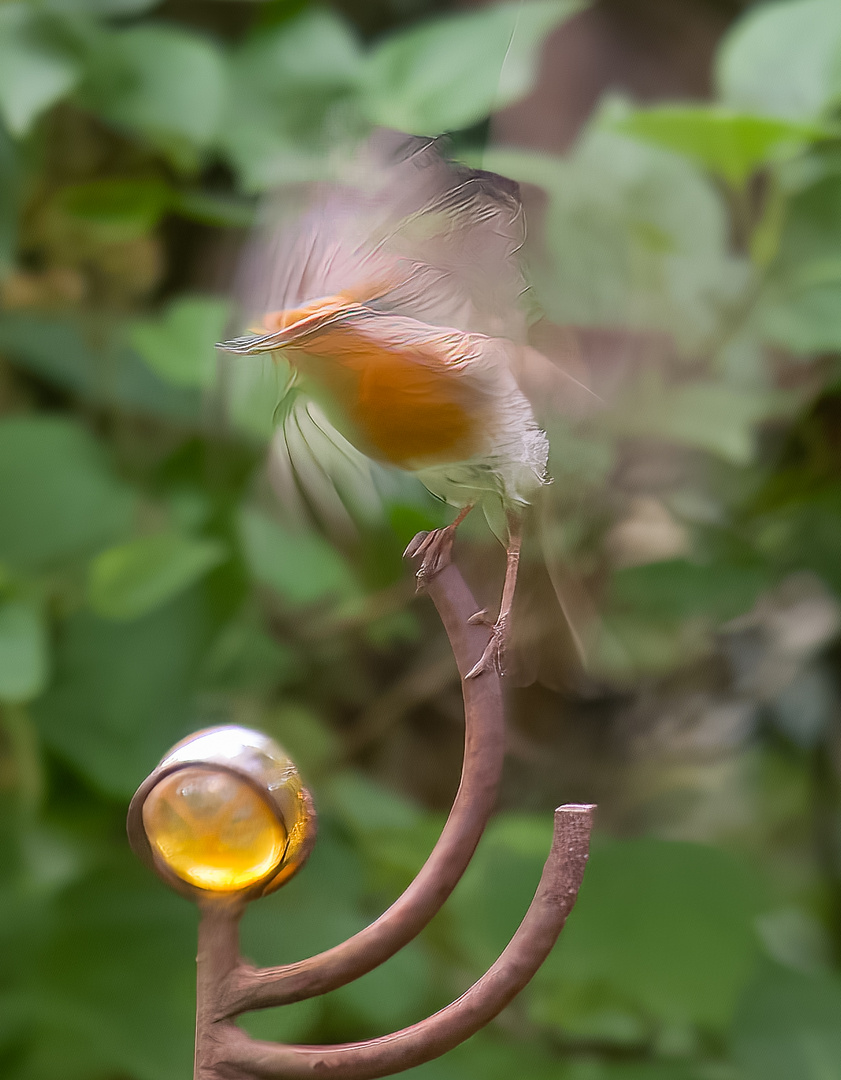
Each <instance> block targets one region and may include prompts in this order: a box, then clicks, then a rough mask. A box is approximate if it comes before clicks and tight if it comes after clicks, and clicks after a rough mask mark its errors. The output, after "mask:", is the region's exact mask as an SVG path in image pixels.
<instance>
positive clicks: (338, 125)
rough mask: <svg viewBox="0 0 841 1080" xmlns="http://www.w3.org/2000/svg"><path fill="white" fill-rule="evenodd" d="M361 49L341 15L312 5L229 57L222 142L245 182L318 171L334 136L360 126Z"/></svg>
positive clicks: (253, 184)
mask: <svg viewBox="0 0 841 1080" xmlns="http://www.w3.org/2000/svg"><path fill="white" fill-rule="evenodd" d="M360 63H361V50H360V47H359V44H358V43H357V41H356V39H355V37H354V36H353V33H352V31H351V29H350V27H349V26H348V25H347V23H346V22H345V21H344V20H342V19H341V18H340V17H339V16H338V15H336V14H334V13H332V12H330V11H328V10H325V9H322V8H307V9H306V10H304V11H303V12H302V13H301V14H300V15H298V16H297V17H296V18H294V19H291V20H290V21H288V22H284V23H282V24H281V25H280V26H276V27H272V28H271V29H269V30H263V31H260V32H259V33H257V34H254V35H253V36H251V37H249V38H247V39H246V40H245V42H244V43H243V44H242V45H240V46H239V47H238V48H237V49H235V50H234V52H233V55H232V56H231V60H230V86H231V94H230V100H229V103H228V106H227V110H226V114H225V121H224V123H223V124H222V126H221V130H220V143H221V146H222V148H223V150H224V151H225V153H226V154H227V155H228V156H229V157H230V159H231V161H232V162H233V164H234V165H235V167H236V168H237V170H238V171H239V173H240V174H241V176H242V179H243V182H244V183H245V185H246V187H248V188H249V189H252V190H264V189H266V188H269V187H272V186H275V185H277V184H281V183H283V184H289V183H294V182H296V181H302V180H310V179H317V178H318V177H319V176H320V175H322V174H323V172H324V168H325V160H326V159H327V157H328V156H329V154H330V152H331V151H332V150H333V149H334V147H335V144H336V143H337V142H343V141H345V140H347V139H348V138H352V137H353V135H354V133H355V132H356V131H358V130H360V118H359V117H358V116H357V115H356V110H355V106H354V103H353V98H354V94H355V88H356V85H357V83H358V80H359V68H360Z"/></svg>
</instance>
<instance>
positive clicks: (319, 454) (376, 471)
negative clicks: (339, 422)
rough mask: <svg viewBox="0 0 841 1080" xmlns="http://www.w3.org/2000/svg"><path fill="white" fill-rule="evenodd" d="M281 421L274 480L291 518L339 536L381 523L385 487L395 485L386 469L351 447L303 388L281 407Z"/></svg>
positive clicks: (271, 470)
mask: <svg viewBox="0 0 841 1080" xmlns="http://www.w3.org/2000/svg"><path fill="white" fill-rule="evenodd" d="M277 421H278V426H277V430H276V432H275V434H274V436H273V438H272V444H271V448H270V452H269V459H268V476H269V480H270V482H271V485H272V487H273V489H274V491H275V493H276V495H277V496H278V498H279V499H280V501H281V503H282V504H283V506H284V508H285V510H286V512H287V513H288V514H289V516H290V517H291V518H292V519H293V520H294V521H297V523H298V524H300V525H309V524H311V523H312V522H313V521H315V522H317V523H318V525H319V526H320V527H321V528H322V529H323V530H324V531H326V532H327V533H328V534H329V535H331V536H334V537H337V538H347V537H349V536H353V535H355V534H356V532H357V529H358V527H359V526H360V525H364V524H372V523H375V522H376V521H377V520H378V519H379V517H380V515H381V511H382V492H383V489H384V488H386V487H388V486H390V485H389V479H388V477H387V476H386V474H385V473H386V471H385V470H384V469H383V468H382V467H381V466H379V465H377V464H376V462H373V461H371V460H370V459H369V458H367V457H365V455H364V454H361V453H360V452H359V451H358V450H357V449H356V447H354V446H353V445H352V444H351V443H349V442H348V441H347V439H345V437H344V436H343V435H342V434H341V432H339V431H338V430H337V429H336V427H335V426H334V425H333V424H332V423H331V422H330V420H329V419H328V417H327V415H326V414H325V412H324V410H323V409H322V408H321V406H320V405H319V404H318V403H317V402H315V401H313V400H312V398H309V397H308V396H307V395H306V394H304V393H302V392H301V391H299V390H298V388H297V387H291V388H290V389H289V390H287V392H286V394H285V395H284V398H283V399H282V401H281V402H280V404H279V405H278V410H277Z"/></svg>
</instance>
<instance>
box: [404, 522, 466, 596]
mask: <svg viewBox="0 0 841 1080" xmlns="http://www.w3.org/2000/svg"><path fill="white" fill-rule="evenodd" d="M455 535H456V530H455V526H454V525H447V526H446V527H445V528H443V529H433V530H432V532H419V533H418V535H417V536H416V537H415V538H414V539H413V540H412V542H411V543H410V544H409V546H408V547H407V548H406V550H405V551H404V552H403V558H404V559H413V558H416V557H417V556H418V555H422V556H423V562H422V563H421V564H420V568H419V569H418V571H417V572H416V574H415V577H416V578H417V583H418V584H417V589H416V591H417V592H423V590H424V589H425V587H426V585H427V583H428V582H429V581H430V580H431V579H432V578H434V577H435V575H436V574H440V572H441V571H442V570H443V569H444V567H445V566H449V564H450V562H451V561H452V552H453V541H454V540H455Z"/></svg>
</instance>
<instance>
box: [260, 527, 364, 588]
mask: <svg viewBox="0 0 841 1080" xmlns="http://www.w3.org/2000/svg"><path fill="white" fill-rule="evenodd" d="M240 536H241V538H242V543H243V547H244V548H245V557H246V559H247V561H248V564H249V566H250V567H251V572H252V574H253V575H254V577H255V578H256V579H257V580H258V581H259V582H261V583H262V584H264V585H268V586H270V587H271V588H273V589H275V590H276V591H277V592H278V593H279V594H280V595H281V596H282V597H283V598H284V599H285V600H288V601H289V602H290V603H292V604H311V603H314V602H316V601H318V600H325V599H327V598H333V599H337V598H339V599H341V598H345V597H348V596H350V595H352V594H353V593H354V592H356V585H355V582H354V580H353V578H352V576H351V574H350V571H349V569H348V567H347V566H346V564H345V562H344V560H343V559H342V558H341V556H340V555H339V553H338V552H337V551H336V550H335V548H332V547H331V546H330V545H329V544H328V543H326V541H324V540H322V539H321V537H319V536H317V535H316V534H315V533H290V532H287V531H286V530H285V529H283V528H282V527H281V526H280V525H278V524H277V522H275V521H273V520H272V519H271V518H270V517H268V516H266V515H265V514H263V513H261V512H260V511H259V510H253V509H249V508H246V509H244V510H243V511H242V513H241V514H240Z"/></svg>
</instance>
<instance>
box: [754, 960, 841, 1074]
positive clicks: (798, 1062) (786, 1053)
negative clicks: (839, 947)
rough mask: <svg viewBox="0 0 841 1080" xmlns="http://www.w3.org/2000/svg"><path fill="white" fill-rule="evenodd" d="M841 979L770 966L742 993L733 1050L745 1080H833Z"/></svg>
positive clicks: (839, 1044) (840, 1054) (839, 1048)
mask: <svg viewBox="0 0 841 1080" xmlns="http://www.w3.org/2000/svg"><path fill="white" fill-rule="evenodd" d="M839 1016H841V981H839V980H838V978H837V976H835V975H817V974H816V975H800V974H796V973H794V972H792V971H784V970H781V969H777V968H772V967H769V968H768V969H766V970H764V971H763V972H762V975H761V978H759V979H757V981H756V983H755V984H754V985H753V986H751V987H750V988H749V989H748V990H747V992H746V993H745V996H744V1001H743V1003H742V1008H741V1010H740V1012H739V1015H738V1016H737V1018H736V1023H735V1028H734V1035H733V1052H734V1055H735V1057H736V1060H737V1062H738V1063H739V1064H740V1065H741V1066H742V1068H743V1069H744V1075H745V1077H746V1080H791V1078H792V1077H795V1076H796V1077H797V1080H834V1078H835V1077H836V1076H837V1075H838V1065H839V1062H841V1025H839V1023H838V1017H839Z"/></svg>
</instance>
